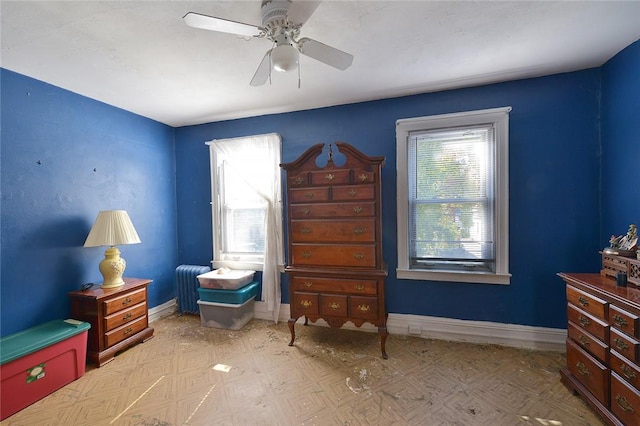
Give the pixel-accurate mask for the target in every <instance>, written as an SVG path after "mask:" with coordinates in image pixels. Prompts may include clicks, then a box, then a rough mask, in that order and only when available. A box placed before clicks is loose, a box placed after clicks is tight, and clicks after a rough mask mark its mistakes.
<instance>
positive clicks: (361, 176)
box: [353, 169, 376, 184]
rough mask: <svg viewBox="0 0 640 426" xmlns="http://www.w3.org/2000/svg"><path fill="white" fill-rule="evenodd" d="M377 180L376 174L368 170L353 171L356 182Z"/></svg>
mask: <svg viewBox="0 0 640 426" xmlns="http://www.w3.org/2000/svg"><path fill="white" fill-rule="evenodd" d="M375 181H376V174H375V173H373V172H370V171H367V170H357V169H355V170H354V171H353V182H354V183H360V184H363V183H374V182H375Z"/></svg>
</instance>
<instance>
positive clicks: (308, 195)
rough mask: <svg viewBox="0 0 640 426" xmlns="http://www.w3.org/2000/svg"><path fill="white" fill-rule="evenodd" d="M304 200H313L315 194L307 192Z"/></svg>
mask: <svg viewBox="0 0 640 426" xmlns="http://www.w3.org/2000/svg"><path fill="white" fill-rule="evenodd" d="M304 198H313V192H305V193H304Z"/></svg>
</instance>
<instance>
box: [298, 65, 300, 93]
mask: <svg viewBox="0 0 640 426" xmlns="http://www.w3.org/2000/svg"><path fill="white" fill-rule="evenodd" d="M299 88H300V61H298V89H299Z"/></svg>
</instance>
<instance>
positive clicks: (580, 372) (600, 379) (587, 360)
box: [567, 339, 609, 406]
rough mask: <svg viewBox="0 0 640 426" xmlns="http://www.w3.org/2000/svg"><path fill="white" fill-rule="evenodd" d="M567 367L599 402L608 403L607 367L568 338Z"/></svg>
mask: <svg viewBox="0 0 640 426" xmlns="http://www.w3.org/2000/svg"><path fill="white" fill-rule="evenodd" d="M567 368H568V369H569V371H570V372H571V374H573V376H574V377H576V378H577V379H578V380H579V381H580V383H582V384H583V385H584V386H585V387H586V388H587V389H589V391H590V392H591V393H592V394H593V395H594V396H595V397H596V398H598V400H599V401H600V402H601V403H603V404H604V405H605V406H606V405H609V369H608V368H607V367H605V366H604V365H602V364H601V363H600V362H599V361H598V360H596V359H595V358H593V357H592V356H591V355H589V354H588V353H587V352H585V351H584V350H583V349H582V348H580V347H579V346H577V345H576V344H575V343H574V342H573V341H571V340H570V339H567Z"/></svg>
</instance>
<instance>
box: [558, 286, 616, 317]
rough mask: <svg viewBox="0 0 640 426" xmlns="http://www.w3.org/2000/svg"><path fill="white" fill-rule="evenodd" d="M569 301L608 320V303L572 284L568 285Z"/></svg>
mask: <svg viewBox="0 0 640 426" xmlns="http://www.w3.org/2000/svg"><path fill="white" fill-rule="evenodd" d="M567 302H569V303H572V304H574V305H575V306H578V307H580V309H582V310H584V311H586V312H589V313H590V314H592V315H594V316H596V317H597V318H600V319H601V320H603V321H606V320H607V318H608V314H607V312H608V304H607V302H606V301H604V300H602V299H599V298H597V297H595V296H593V295H590V294H587V293H585V292H583V291H580V290H578V289H577V288H575V287H572V286H570V285H568V286H567Z"/></svg>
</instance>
